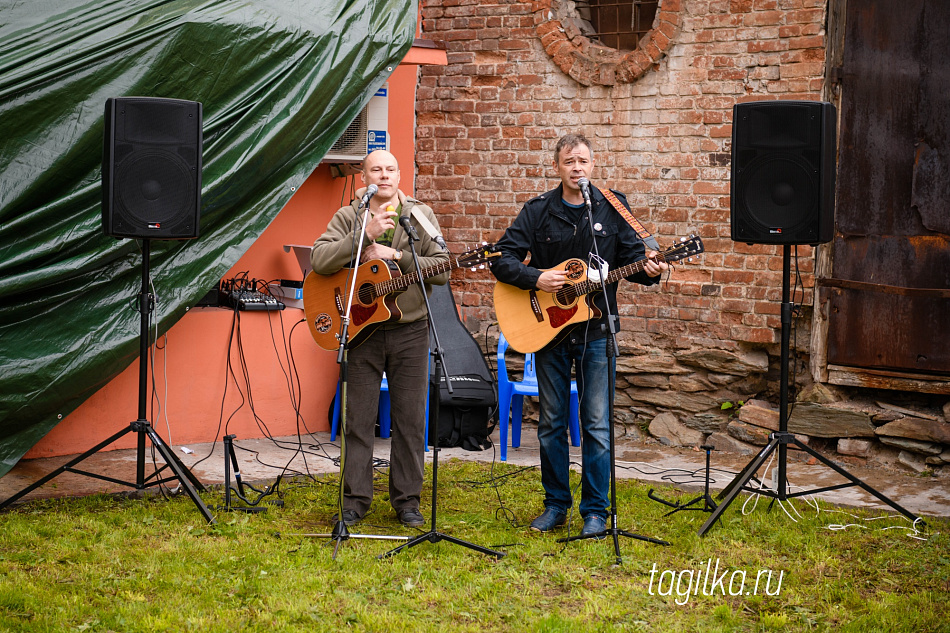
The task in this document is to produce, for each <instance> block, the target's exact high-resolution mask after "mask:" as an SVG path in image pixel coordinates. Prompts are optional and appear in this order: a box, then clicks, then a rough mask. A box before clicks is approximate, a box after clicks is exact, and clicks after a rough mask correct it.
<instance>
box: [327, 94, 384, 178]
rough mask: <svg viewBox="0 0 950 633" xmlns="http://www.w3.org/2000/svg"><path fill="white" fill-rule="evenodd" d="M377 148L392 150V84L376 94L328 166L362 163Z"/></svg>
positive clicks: (339, 141) (337, 146)
mask: <svg viewBox="0 0 950 633" xmlns="http://www.w3.org/2000/svg"><path fill="white" fill-rule="evenodd" d="M377 149H385V150H388V149H389V84H388V83H386V84H383V86H382V88H380V89H379V90H377V91H376V94H374V95H373V96H372V97H371V98H370V100H369V103H367V104H366V107H365V108H363V109H362V110H361V111H360V113H359V115H358V116H357V117H356V118H355V119H353V122H352V123H350V125H349V127H347V128H346V130H344V131H343V134H341V135H340V138H338V139H337V140H336V142H335V143H334V144H333V147H331V148H330V151H329V152H327V155H326V156H324V157H323V161H322V162H324V163H358V162H361V161H362V160H363V158H365V157H366V155H367V154H369V153H370V152H372V151H373V150H377Z"/></svg>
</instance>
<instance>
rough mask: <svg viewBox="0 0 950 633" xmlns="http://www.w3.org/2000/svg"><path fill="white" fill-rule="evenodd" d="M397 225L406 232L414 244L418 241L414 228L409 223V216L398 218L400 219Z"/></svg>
mask: <svg viewBox="0 0 950 633" xmlns="http://www.w3.org/2000/svg"><path fill="white" fill-rule="evenodd" d="M399 224H400V225H401V226H402V228H403V229H404V230H405V231H406V233H408V234H409V237H410V238H412V241H414V242H418V241H419V234H418V233H416V229H415V227H413V226H412V223H411V222H410V221H409V216H408V215H403V216H400V218H399Z"/></svg>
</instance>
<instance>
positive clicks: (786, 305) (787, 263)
mask: <svg viewBox="0 0 950 633" xmlns="http://www.w3.org/2000/svg"><path fill="white" fill-rule="evenodd" d="M790 248H791V247H790V246H789V245H788V244H785V245H784V247H783V253H782V349H781V361H780V362H781V368H780V371H779V430H778V431H777V432H775V433H772V434H771V436H770V437H769V443H768V444H767V445H766V446H765V447H764V448H763V449H762V450H761V451H759V454H758V455H756V456H755V457H754V458H753V459H752V461H750V462H749V463H748V464H746V466H745V468H743V469H742V470H741V471H740V472H739V474H738V475H736V477H735V479H733V480H732V481H731V482H730V483H729V485H727V486H726V487H725V488H724V489H723V491H722V492H721V493H720V494H719V499H720V500H721V503H720V504H719V506H718V507H717V508H716V509H715V510H714V511H713V513H712V514H711V515H710V517H709V518H708V519H706V522H705V523H703V525H702V527H701V528H700V529H699V535H700V536H703V535H704V534H705V533H706V532H708V531H709V528H710V527H712V524H713V523H715V522H716V519H718V518H719V516H720V515H721V514H722V513H723V512H725V511H726V508H728V507H729V504H731V503H732V501H733V500H734V499H735V498H736V495H738V494H739V492H741V491H742V490H748V491H749V492H753V493H755V494H760V495H763V496H766V497H771V498H772V503H770V504H769V508H770V509H771V507H772V504H774V503H775V500H778V501H785V500H786V499H791V498H794V497H802V496H805V495H813V494H818V493H821V492H828V491H831V490H840V489H842V488H850V487H851V486H859V487H861V488H862V489H863V490H865V491H866V492H869V493H870V494H872V495H874V496H875V497H877V498H878V499H880V500H881V501H883V502H885V503H886V504H888V505H889V506H891V507H892V508H894V509H895V510H897V511H898V512H900V513H901V514H903V515H904V516H906V517H907V518H908V519H910V520H911V521H917V520H918V518H917V517H916V516H915V515H914V514H913V513H912V512H910V511H908V510H905V509H904V508H902V507H901V506H899V505H898V504H896V503H895V502H893V501H891V500H890V499H888V498H887V497H885V496H884V495H883V494H881V493H880V492H878V491H877V490H875V489H874V488H872V487H871V486H869V485H867V484H866V483H864V482H863V481H861V480H860V479H858V478H857V477H855V476H854V475H852V474H851V473H849V472H848V471H846V470H845V469H843V468H841V467H840V466H838V465H837V464H835V463H834V462H832V461H831V460H829V459H828V458H827V457H825V456H824V455H822V454H821V453H819V452H818V451H816V450H815V449H813V448H811V447H810V446H808V445H807V444H805V443H804V442H802V441H800V440H799V439H798V438H797V437H795V436H794V435H793V434H791V433H789V432H788V359H789V349H788V348H789V341H790V338H791V324H792V303H791V301H790V300H789V297H790V292H789V276H790V272H791V271H790V269H791V251H790ZM789 444H791V445H793V446H795V447H797V448H799V449H801V450H803V451H805V452H806V453H808V454H809V455H811V456H812V457H814V458H815V459H816V460H818V461H819V462H821V463H822V464H824V465H825V466H827V467H828V468H831V469H832V470H834V471H835V472H836V473H838V474H839V475H841V476H842V477H844V478H845V479H847V480H848V482H847V483H843V484H837V485H834V486H825V487H822V488H815V489H813V490H805V491H802V492H789V491H788V479H787V478H786V476H785V474H786V465H787V464H786V460H787V457H788V445H789ZM776 449H778V467H777V468H778V478H777V480H776V488H777V490H774V491H773V490H769V489H766V488H751V487H747V485H748V483H749V481H750V480H751V479H755V473H756V472H757V471H758V470H759V468H761V467H762V464H764V463H765V460H766V459H768V457H769V455H771V454H772V453H773V452H774V451H775V450H776ZM756 481H758V480H756Z"/></svg>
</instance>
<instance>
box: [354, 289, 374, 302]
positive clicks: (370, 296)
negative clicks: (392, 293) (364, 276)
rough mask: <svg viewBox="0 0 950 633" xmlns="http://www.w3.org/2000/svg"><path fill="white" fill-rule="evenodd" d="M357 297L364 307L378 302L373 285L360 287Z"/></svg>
mask: <svg viewBox="0 0 950 633" xmlns="http://www.w3.org/2000/svg"><path fill="white" fill-rule="evenodd" d="M356 296H357V298H358V299H359V302H360V303H362V304H363V305H364V306H366V305H369V304H371V303H373V302H374V301H376V293H375V292H373V284H363V285H362V286H360V289H359V290H358V291H357V292H356Z"/></svg>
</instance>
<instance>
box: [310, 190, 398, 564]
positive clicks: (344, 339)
mask: <svg viewBox="0 0 950 633" xmlns="http://www.w3.org/2000/svg"><path fill="white" fill-rule="evenodd" d="M370 187H375V186H374V185H370ZM370 187H367V193H370ZM375 193H376V192H375V191H372V193H370V195H369V196H364V197H363V200H362V201H361V202H360V207H362V208H363V218H362V219H360V218H359V209H357V220H356V221H357V222H358V223H359V225H360V234H359V237H358V238H357V243H356V258H355V260H354V261H355V262H356V266H353V267H352V275H353V276H352V278H351V280H350V290H349V293H348V296H347V298H346V311H345V312H344V314H343V319H342V320H341V322H340V334H339V339H340V349H339V352H338V353H337V357H336V362H337V364H338V365H339V366H340V495H339V497H338V498H337V515H336V516H337V522H336V524H335V525H334V526H333V531H332V532H331V533H330V534H317V535H316V536H318V537H330V538H332V539H333V540H334V541H335V544H334V546H333V556H332V558H333V560H336V554H337V551H339V549H340V545H341V544H342V543H343V541H345V540H347V539H351V538H371V539H380V540H390V541H397V540H400V541H401V540H406V539H408V538H409V537H408V536H389V535H382V534H353V533H351V532H350V530H349V528H347V527H346V521H344V520H343V497H344V490H345V488H346V486H345V484H346V472H345V465H346V413H347V406H346V394H347V374H348V370H349V361H348V359H347V354H348V351H349V334H348V330H349V326H350V311H351V309H352V308H353V298H354V297H355V296H356V277H357V274H356V271H357V268H358V267H359V261H360V257H361V256H362V254H363V238H364V237H366V224H367V221H368V220H369V200H370V198H372V197H373V194H375Z"/></svg>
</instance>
